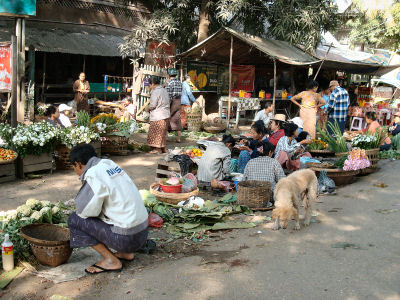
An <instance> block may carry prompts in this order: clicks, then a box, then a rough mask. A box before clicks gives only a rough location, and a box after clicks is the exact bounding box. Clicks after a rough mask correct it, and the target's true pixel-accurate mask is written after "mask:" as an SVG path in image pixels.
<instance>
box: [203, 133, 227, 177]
mask: <svg viewBox="0 0 400 300" xmlns="http://www.w3.org/2000/svg"><path fill="white" fill-rule="evenodd" d="M234 146H235V139H234V138H233V137H232V136H231V135H224V136H223V138H222V143H218V144H213V145H210V146H208V147H207V150H206V151H205V152H204V154H203V156H202V157H201V159H200V162H199V169H198V171H197V179H198V180H199V181H200V182H201V183H206V184H208V183H210V182H211V180H213V179H217V180H222V179H224V178H225V177H226V176H228V175H229V174H230V173H231V170H230V165H231V151H232V148H233V147H234Z"/></svg>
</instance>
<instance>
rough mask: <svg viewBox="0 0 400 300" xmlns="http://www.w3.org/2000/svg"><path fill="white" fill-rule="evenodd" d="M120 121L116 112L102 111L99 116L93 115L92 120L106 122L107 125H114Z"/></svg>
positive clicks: (92, 122)
mask: <svg viewBox="0 0 400 300" xmlns="http://www.w3.org/2000/svg"><path fill="white" fill-rule="evenodd" d="M117 122H118V118H117V116H116V115H114V114H105V113H101V114H98V115H97V116H95V117H93V118H92V119H91V120H90V123H91V124H96V123H104V124H106V125H112V124H115V123H117Z"/></svg>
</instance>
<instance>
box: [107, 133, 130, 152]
mask: <svg viewBox="0 0 400 300" xmlns="http://www.w3.org/2000/svg"><path fill="white" fill-rule="evenodd" d="M128 141H129V139H128V138H126V137H124V136H118V135H108V136H104V137H101V152H102V153H106V154H114V155H127V154H128V153H127V152H128Z"/></svg>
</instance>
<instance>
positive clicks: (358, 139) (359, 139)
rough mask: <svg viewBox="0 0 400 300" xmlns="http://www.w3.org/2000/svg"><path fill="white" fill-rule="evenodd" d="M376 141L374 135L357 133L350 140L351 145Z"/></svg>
mask: <svg viewBox="0 0 400 300" xmlns="http://www.w3.org/2000/svg"><path fill="white" fill-rule="evenodd" d="M375 142H376V137H375V136H374V135H365V134H357V135H356V136H355V137H354V138H353V140H352V141H351V144H352V146H354V147H356V146H360V145H365V144H373V143H375Z"/></svg>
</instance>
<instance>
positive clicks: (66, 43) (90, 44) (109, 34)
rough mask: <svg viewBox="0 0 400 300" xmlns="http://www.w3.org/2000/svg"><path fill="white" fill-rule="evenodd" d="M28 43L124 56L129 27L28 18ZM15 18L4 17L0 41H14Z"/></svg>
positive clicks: (57, 49) (71, 51)
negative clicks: (120, 27)
mask: <svg viewBox="0 0 400 300" xmlns="http://www.w3.org/2000/svg"><path fill="white" fill-rule="evenodd" d="M25 30H26V33H25V36H26V47H29V46H31V45H32V46H33V47H34V48H35V50H37V51H43V52H60V53H69V54H82V55H95V56H121V54H120V52H119V49H118V46H119V45H120V44H121V43H123V42H124V39H123V37H124V36H125V35H127V34H128V31H126V30H122V29H116V28H111V27H107V26H104V25H80V24H69V23H55V22H38V21H33V20H27V22H26V29H25ZM13 31H14V27H13V22H10V21H0V41H10V40H11V34H12V32H13Z"/></svg>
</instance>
